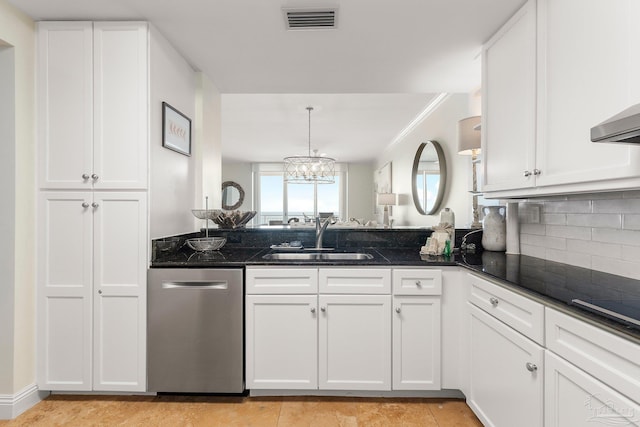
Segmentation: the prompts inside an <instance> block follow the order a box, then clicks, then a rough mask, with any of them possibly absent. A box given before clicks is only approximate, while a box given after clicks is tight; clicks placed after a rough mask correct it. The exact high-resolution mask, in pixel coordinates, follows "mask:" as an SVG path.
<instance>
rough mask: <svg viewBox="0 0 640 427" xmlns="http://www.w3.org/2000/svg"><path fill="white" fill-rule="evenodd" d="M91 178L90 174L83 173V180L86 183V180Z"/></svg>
mask: <svg viewBox="0 0 640 427" xmlns="http://www.w3.org/2000/svg"><path fill="white" fill-rule="evenodd" d="M89 178H91V177H90V176H89V174H88V173H83V174H82V179H83V180H85V181H86V180H88V179H89Z"/></svg>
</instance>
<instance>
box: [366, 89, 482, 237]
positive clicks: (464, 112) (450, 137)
mask: <svg viewBox="0 0 640 427" xmlns="http://www.w3.org/2000/svg"><path fill="white" fill-rule="evenodd" d="M473 105H475V102H470V99H469V95H468V94H453V95H449V96H448V97H447V98H446V99H445V100H444V101H442V103H441V104H440V105H439V106H438V107H437V108H436V109H435V110H434V111H433V112H431V114H429V115H428V116H427V117H426V118H425V119H424V120H422V122H421V123H419V124H418V125H416V126H415V128H414V129H413V130H412V131H411V132H410V133H409V134H407V135H406V136H405V137H404V138H403V139H402V140H400V141H399V142H397V143H396V144H394V145H393V146H391V147H389V148H388V149H387V150H385V151H384V152H383V153H381V154H380V155H379V156H378V157H377V161H376V169H377V168H379V167H381V166H383V165H384V164H385V163H387V162H391V187H392V191H393V192H394V193H397V194H398V206H394V207H393V210H392V213H393V215H392V216H391V218H392V219H393V220H394V225H405V226H432V225H437V224H438V223H439V222H440V215H439V212H438V214H436V215H421V214H419V213H418V211H417V209H416V207H415V205H414V203H413V196H412V189H411V188H412V187H411V171H412V167H413V158H414V156H415V154H416V150H417V149H418V147H419V146H420V144H421V143H423V142H426V141H429V140H434V141H437V142H439V143H440V145H441V146H442V149H443V151H444V155H445V159H446V162H447V181H446V187H445V194H444V198H443V199H442V205H441V209H442V208H445V207H449V208H451V209H452V210H453V211H454V213H455V215H456V227H458V228H462V227H465V226H468V225H469V223H470V222H471V220H470V218H471V196H470V194H469V192H468V190H469V188H470V185H469V182H470V174H471V158H470V156H461V155H459V154H458V153H457V132H458V121H459V120H460V119H463V118H465V117H468V116H470V115H471V113H470V110H471V108H472V106H473ZM473 113H474V114H478V112H476V111H474V112H473ZM370 179H371V180H373V174H372V175H371V178H370Z"/></svg>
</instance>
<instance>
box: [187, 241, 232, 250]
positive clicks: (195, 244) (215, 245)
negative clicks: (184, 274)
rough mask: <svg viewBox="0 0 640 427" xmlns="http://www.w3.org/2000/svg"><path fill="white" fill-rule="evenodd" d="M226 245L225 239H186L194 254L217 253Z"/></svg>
mask: <svg viewBox="0 0 640 427" xmlns="http://www.w3.org/2000/svg"><path fill="white" fill-rule="evenodd" d="M225 243H227V239H226V238H225V237H198V238H193V239H187V245H188V246H189V247H190V248H191V249H193V250H194V251H196V252H206V251H217V250H218V249H220V248H221V247H223V246H224V245H225Z"/></svg>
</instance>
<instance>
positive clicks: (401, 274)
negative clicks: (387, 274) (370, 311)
mask: <svg viewBox="0 0 640 427" xmlns="http://www.w3.org/2000/svg"><path fill="white" fill-rule="evenodd" d="M392 278H393V294H394V295H440V294H442V270H425V269H401V270H393V274H392Z"/></svg>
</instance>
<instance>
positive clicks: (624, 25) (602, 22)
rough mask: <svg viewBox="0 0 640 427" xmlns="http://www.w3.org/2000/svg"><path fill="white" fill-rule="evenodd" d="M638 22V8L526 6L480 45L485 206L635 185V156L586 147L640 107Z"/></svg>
mask: <svg viewBox="0 0 640 427" xmlns="http://www.w3.org/2000/svg"><path fill="white" fill-rule="evenodd" d="M637 16H640V3H639V2H634V1H629V0H592V1H588V2H584V1H581V0H537V2H536V1H534V0H530V1H529V2H528V3H527V4H526V5H525V6H524V7H523V9H522V10H520V11H519V12H518V13H517V14H516V16H514V17H513V18H512V19H511V20H510V21H509V22H508V23H507V24H506V25H505V26H504V27H503V28H502V29H501V30H500V31H499V32H498V33H497V34H496V35H495V36H494V37H493V38H492V39H491V40H490V41H489V42H488V43H487V44H486V46H485V49H484V55H483V61H484V69H483V72H484V75H483V81H484V87H483V91H484V93H483V102H484V106H483V111H484V113H483V130H482V132H483V156H484V165H485V174H486V177H485V182H486V184H485V186H484V188H483V190H484V191H485V192H486V193H488V196H489V197H509V196H535V195H544V194H561V193H575V192H586V191H602V190H614V189H624V188H632V187H636V186H637V185H638V184H639V183H640V147H638V146H633V145H621V144H598V143H592V142H591V140H590V129H591V127H593V126H595V125H596V124H598V123H600V122H602V121H603V120H605V119H607V118H609V117H611V116H612V115H614V114H616V113H618V112H620V111H622V110H623V109H625V108H627V107H629V106H630V105H632V104H636V103H638V102H640V82H639V81H638V79H637V76H638V75H639V74H640V58H638V55H637V52H638V51H639V50H640V28H639V27H638V26H637V25H636V22H635V20H634V17H637ZM534 23H535V25H533V24H534ZM534 47H535V49H536V51H535V53H534V54H533V53H532V49H533V48H534ZM534 83H535V84H534ZM532 89H535V96H532ZM534 124H535V126H534Z"/></svg>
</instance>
